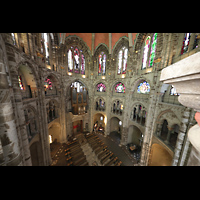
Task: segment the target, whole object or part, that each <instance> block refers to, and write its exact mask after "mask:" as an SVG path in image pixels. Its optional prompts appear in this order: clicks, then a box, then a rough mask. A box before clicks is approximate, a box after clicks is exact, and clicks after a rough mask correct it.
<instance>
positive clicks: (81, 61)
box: [67, 46, 85, 75]
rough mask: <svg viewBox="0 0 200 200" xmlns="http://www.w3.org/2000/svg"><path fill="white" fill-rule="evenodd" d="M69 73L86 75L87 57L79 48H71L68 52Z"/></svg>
mask: <svg viewBox="0 0 200 200" xmlns="http://www.w3.org/2000/svg"><path fill="white" fill-rule="evenodd" d="M67 60H68V61H67V64H68V72H72V73H76V74H83V75H84V74H85V56H84V54H83V51H82V50H79V48H78V47H73V46H71V47H70V48H69V49H68V51H67Z"/></svg>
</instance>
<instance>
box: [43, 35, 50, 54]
mask: <svg viewBox="0 0 200 200" xmlns="http://www.w3.org/2000/svg"><path fill="white" fill-rule="evenodd" d="M47 37H48V36H47V33H44V48H45V52H46V58H48V56H49V47H48V39H47Z"/></svg>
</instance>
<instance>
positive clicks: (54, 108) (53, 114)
mask: <svg viewBox="0 0 200 200" xmlns="http://www.w3.org/2000/svg"><path fill="white" fill-rule="evenodd" d="M46 111H47V122H48V123H50V122H51V121H53V120H55V119H56V118H58V117H59V114H58V113H59V108H58V102H57V101H56V100H50V101H49V103H47V104H46Z"/></svg>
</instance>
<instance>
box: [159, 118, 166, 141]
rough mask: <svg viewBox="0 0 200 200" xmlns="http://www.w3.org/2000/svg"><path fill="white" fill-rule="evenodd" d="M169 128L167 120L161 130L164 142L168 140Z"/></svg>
mask: <svg viewBox="0 0 200 200" xmlns="http://www.w3.org/2000/svg"><path fill="white" fill-rule="evenodd" d="M167 126H168V122H167V120H166V119H165V120H164V121H163V124H162V128H161V134H160V137H161V139H162V140H166V139H167V134H168V127H167Z"/></svg>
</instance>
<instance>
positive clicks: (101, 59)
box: [98, 51, 106, 76]
mask: <svg viewBox="0 0 200 200" xmlns="http://www.w3.org/2000/svg"><path fill="white" fill-rule="evenodd" d="M98 63H99V65H98V66H99V68H98V75H99V76H101V75H105V74H106V54H105V53H104V52H103V51H102V52H101V53H100V54H99V58H98Z"/></svg>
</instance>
